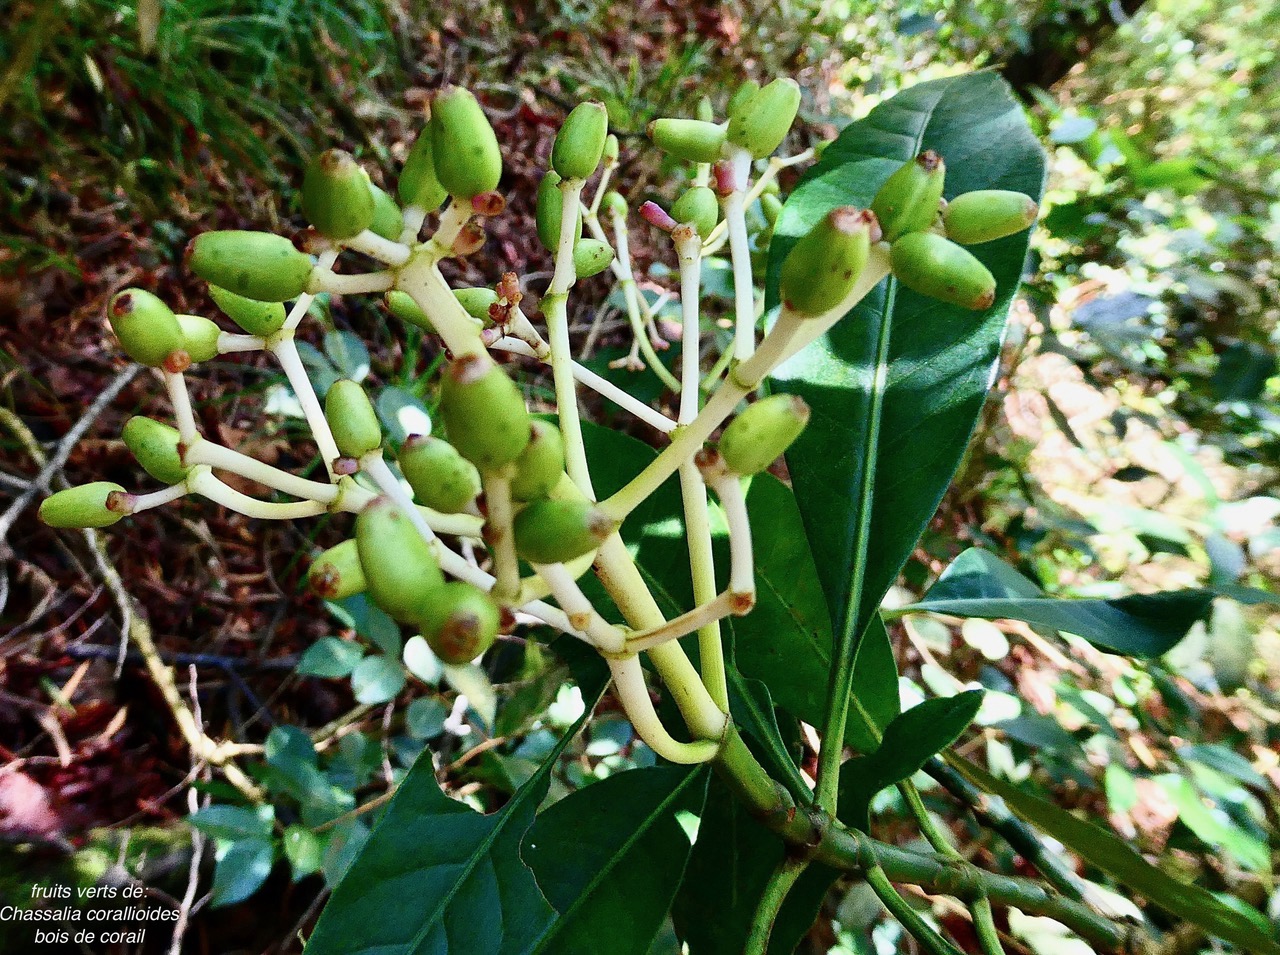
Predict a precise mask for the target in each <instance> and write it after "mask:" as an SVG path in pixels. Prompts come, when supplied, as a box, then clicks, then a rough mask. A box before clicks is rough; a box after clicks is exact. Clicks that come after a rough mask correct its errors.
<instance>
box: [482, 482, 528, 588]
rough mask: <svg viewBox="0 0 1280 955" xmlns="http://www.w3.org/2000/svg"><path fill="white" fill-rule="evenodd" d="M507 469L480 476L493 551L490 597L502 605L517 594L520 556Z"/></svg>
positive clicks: (487, 537) (488, 532) (486, 540)
mask: <svg viewBox="0 0 1280 955" xmlns="http://www.w3.org/2000/svg"><path fill="white" fill-rule="evenodd" d="M508 471H510V467H508V468H506V469H504V473H498V472H496V471H485V472H484V473H483V474H482V475H481V480H482V481H483V482H484V500H485V505H486V507H487V508H488V515H489V519H488V521H487V522H486V525H485V542H486V543H487V544H488V545H489V548H490V550H491V551H492V553H493V568H494V578H495V580H494V585H493V597H494V599H495V600H497V601H499V602H500V603H502V604H504V605H509V604H510V602H511V601H512V600H513V599H515V597H516V595H517V594H519V593H520V559H519V558H518V557H517V556H516V535H515V530H514V529H513V521H514V520H515V511H514V509H513V507H512V503H511V477H510V475H509V473H506V472H508Z"/></svg>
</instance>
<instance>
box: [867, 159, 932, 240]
mask: <svg viewBox="0 0 1280 955" xmlns="http://www.w3.org/2000/svg"><path fill="white" fill-rule="evenodd" d="M946 175H947V166H946V163H944V162H943V161H942V157H941V156H939V155H938V154H937V153H935V152H933V150H926V151H925V152H922V153H921V154H920V155H919V156H917V157H916V158H915V159H913V160H911V161H910V162H906V163H903V164H902V167H901V168H900V169H898V171H897V172H895V173H894V174H893V175H892V176H890V177H889V178H888V179H886V180H885V183H884V185H883V186H881V187H880V191H879V192H877V193H876V195H875V198H874V199H872V200H871V211H872V212H874V213H875V214H876V217H877V218H878V219H879V220H880V227H881V228H882V229H883V230H884V237H885V238H886V239H887V240H888V241H890V242H892V241H894V240H895V239H897V238H898V236H900V235H906V234H907V233H908V232H920V231H921V230H923V229H927V228H929V226H931V225H932V224H933V220H934V218H935V217H936V216H937V214H938V204H939V203H940V202H941V200H942V187H943V184H944V180H945V179H946Z"/></svg>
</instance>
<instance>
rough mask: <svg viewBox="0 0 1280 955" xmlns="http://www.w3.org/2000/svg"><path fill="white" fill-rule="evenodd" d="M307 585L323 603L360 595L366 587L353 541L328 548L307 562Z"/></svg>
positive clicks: (358, 554)
mask: <svg viewBox="0 0 1280 955" xmlns="http://www.w3.org/2000/svg"><path fill="white" fill-rule="evenodd" d="M307 584H308V586H310V587H311V589H312V591H314V592H315V594H316V595H317V596H319V597H323V598H324V599H325V600H344V599H345V598H347V597H351V596H354V595H355V594H360V593H364V591H365V589H366V587H367V586H368V585H367V582H366V581H365V577H364V568H363V567H361V566H360V553H359V550H358V547H357V544H356V542H355V539H354V538H353V539H351V540H345V541H343V542H342V543H341V544H337V545H335V546H333V547H330V548H329V549H328V550H326V551H325V552H324V553H323V554H321V555H320V556H319V557H317V558H316V559H315V560H313V561H312V562H311V569H310V570H308V571H307Z"/></svg>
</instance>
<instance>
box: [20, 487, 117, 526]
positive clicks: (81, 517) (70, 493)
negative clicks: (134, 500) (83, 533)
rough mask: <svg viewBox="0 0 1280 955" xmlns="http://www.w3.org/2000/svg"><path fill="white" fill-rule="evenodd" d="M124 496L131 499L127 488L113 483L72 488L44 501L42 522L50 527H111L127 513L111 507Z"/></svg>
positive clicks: (52, 495) (41, 513)
mask: <svg viewBox="0 0 1280 955" xmlns="http://www.w3.org/2000/svg"><path fill="white" fill-rule="evenodd" d="M120 495H125V496H127V494H126V492H125V489H124V488H122V487H121V486H120V485H119V484H112V483H111V482H110V481H94V482H93V483H92V484H81V485H80V486H79V487H69V488H67V489H66V490H65V491H58V492H57V493H56V494H51V495H49V496H48V497H46V498H45V499H44V500H43V501H41V502H40V520H42V521H44V522H45V523H46V524H48V525H49V526H50V527H110V526H111V525H112V524H114V523H115V522H116V521H118V520H120V518H122V517H124V515H125V513H126V511H125V509H113V508H112V507H111V506H110V503H109V502H110V499H111V498H112V497H113V496H116V497H118V496H120ZM118 507H119V506H118V505H117V508H118Z"/></svg>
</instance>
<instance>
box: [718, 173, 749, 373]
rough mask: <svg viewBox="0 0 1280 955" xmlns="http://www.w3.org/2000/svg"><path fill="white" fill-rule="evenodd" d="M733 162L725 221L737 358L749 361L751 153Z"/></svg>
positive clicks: (734, 344) (735, 356)
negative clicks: (748, 198) (747, 194)
mask: <svg viewBox="0 0 1280 955" xmlns="http://www.w3.org/2000/svg"><path fill="white" fill-rule="evenodd" d="M729 162H730V163H731V164H732V168H733V192H731V193H729V195H728V196H726V197H725V200H724V221H725V223H726V228H728V230H729V258H730V260H731V262H732V263H733V311H734V316H735V321H734V335H733V357H734V358H735V359H737V360H738V361H746V360H747V359H748V358H750V357H751V356H752V354H753V353H754V352H755V350H756V286H755V281H754V280H753V279H752V277H751V247H750V245H749V244H748V241H747V217H746V205H745V204H744V201H743V200H744V199H745V195H744V194H745V192H746V189H747V186H748V184H749V183H748V177H749V175H750V173H751V154H750V153H748V152H747V151H746V150H744V149H737V150H734V152H733V155H732V156H731V157H730V158H729Z"/></svg>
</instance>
